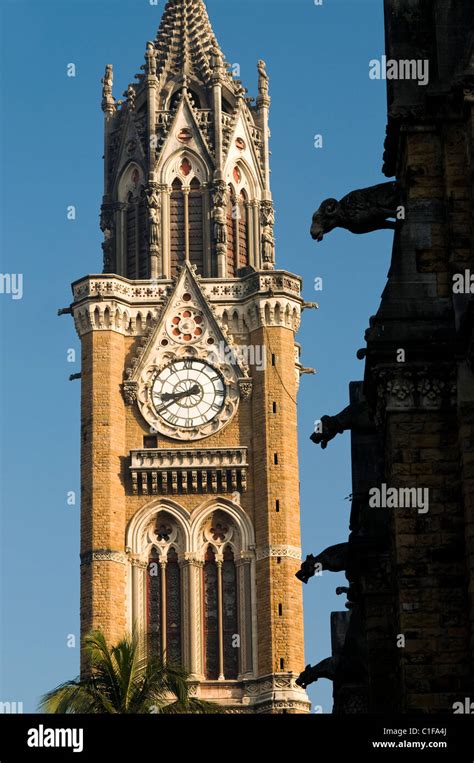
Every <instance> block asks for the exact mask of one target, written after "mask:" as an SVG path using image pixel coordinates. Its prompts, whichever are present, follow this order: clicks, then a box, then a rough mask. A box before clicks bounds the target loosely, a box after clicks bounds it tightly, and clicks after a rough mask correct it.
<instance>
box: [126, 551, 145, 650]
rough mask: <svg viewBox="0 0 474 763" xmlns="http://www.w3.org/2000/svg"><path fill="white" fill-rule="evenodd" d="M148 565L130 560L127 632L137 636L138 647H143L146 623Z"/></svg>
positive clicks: (136, 560)
mask: <svg viewBox="0 0 474 763" xmlns="http://www.w3.org/2000/svg"><path fill="white" fill-rule="evenodd" d="M147 568H148V565H147V563H146V562H142V561H140V560H138V559H132V568H131V572H132V585H131V599H132V600H131V602H130V607H129V612H130V622H129V630H130V632H134V633H135V634H136V635H137V638H138V640H139V644H140V647H141V648H142V649H143V648H144V647H145V636H146V630H147V623H146V622H145V612H146V590H147V589H146V583H147V580H146V575H147Z"/></svg>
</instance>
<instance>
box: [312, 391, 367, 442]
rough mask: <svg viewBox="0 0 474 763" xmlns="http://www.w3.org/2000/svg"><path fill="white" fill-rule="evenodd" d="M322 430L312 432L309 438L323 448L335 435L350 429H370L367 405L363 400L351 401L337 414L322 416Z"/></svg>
mask: <svg viewBox="0 0 474 763" xmlns="http://www.w3.org/2000/svg"><path fill="white" fill-rule="evenodd" d="M321 425H322V431H321V432H313V434H312V435H311V437H310V439H311V440H312V441H313V442H314V443H316V445H321V448H322V449H323V450H324V449H325V448H327V445H328V443H329V442H330V441H331V440H333V439H334V438H335V437H336V435H338V434H342V433H343V432H345V431H346V430H348V429H350V430H352V429H362V430H364V429H370V426H371V424H370V419H369V407H368V405H367V403H366V402H365V401H362V402H360V403H353V404H352V405H348V406H347V408H344V410H343V411H341V412H340V413H338V414H337V416H322V418H321Z"/></svg>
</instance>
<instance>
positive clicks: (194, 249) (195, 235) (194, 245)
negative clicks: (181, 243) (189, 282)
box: [188, 178, 204, 275]
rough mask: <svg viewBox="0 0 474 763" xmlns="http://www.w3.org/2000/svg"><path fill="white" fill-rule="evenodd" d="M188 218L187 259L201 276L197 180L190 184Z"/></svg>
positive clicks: (198, 183)
mask: <svg viewBox="0 0 474 763" xmlns="http://www.w3.org/2000/svg"><path fill="white" fill-rule="evenodd" d="M188 216H189V225H188V236H189V259H190V261H191V264H192V265H196V267H197V272H198V274H199V275H202V274H203V262H204V237H203V211H202V189H201V184H200V182H199V180H198V179H197V178H193V179H192V180H191V183H190V191H189V213H188Z"/></svg>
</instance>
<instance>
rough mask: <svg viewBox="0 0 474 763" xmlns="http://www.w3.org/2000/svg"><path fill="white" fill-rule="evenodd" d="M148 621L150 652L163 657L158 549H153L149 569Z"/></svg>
mask: <svg viewBox="0 0 474 763" xmlns="http://www.w3.org/2000/svg"><path fill="white" fill-rule="evenodd" d="M147 620H148V629H147V630H148V643H149V648H150V651H151V653H152V654H154V655H161V575H160V563H159V556H158V552H157V551H156V549H152V551H151V553H150V556H149V560H148V567H147Z"/></svg>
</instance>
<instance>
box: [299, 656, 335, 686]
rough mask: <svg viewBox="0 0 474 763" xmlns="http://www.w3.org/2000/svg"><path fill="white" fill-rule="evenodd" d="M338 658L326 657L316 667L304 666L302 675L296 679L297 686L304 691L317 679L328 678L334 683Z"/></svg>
mask: <svg viewBox="0 0 474 763" xmlns="http://www.w3.org/2000/svg"><path fill="white" fill-rule="evenodd" d="M339 662H340V657H326V659H325V660H321V662H318V664H317V665H306V667H305V669H304V670H303V672H302V673H300V674H299V676H298V678H297V679H296V684H297V686H301V688H302V689H306V687H307V686H309V685H310V684H313V683H315V681H317V680H318V679H319V678H328V679H329V680H330V681H334V677H335V675H336V670H337V669H338V667H339Z"/></svg>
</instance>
